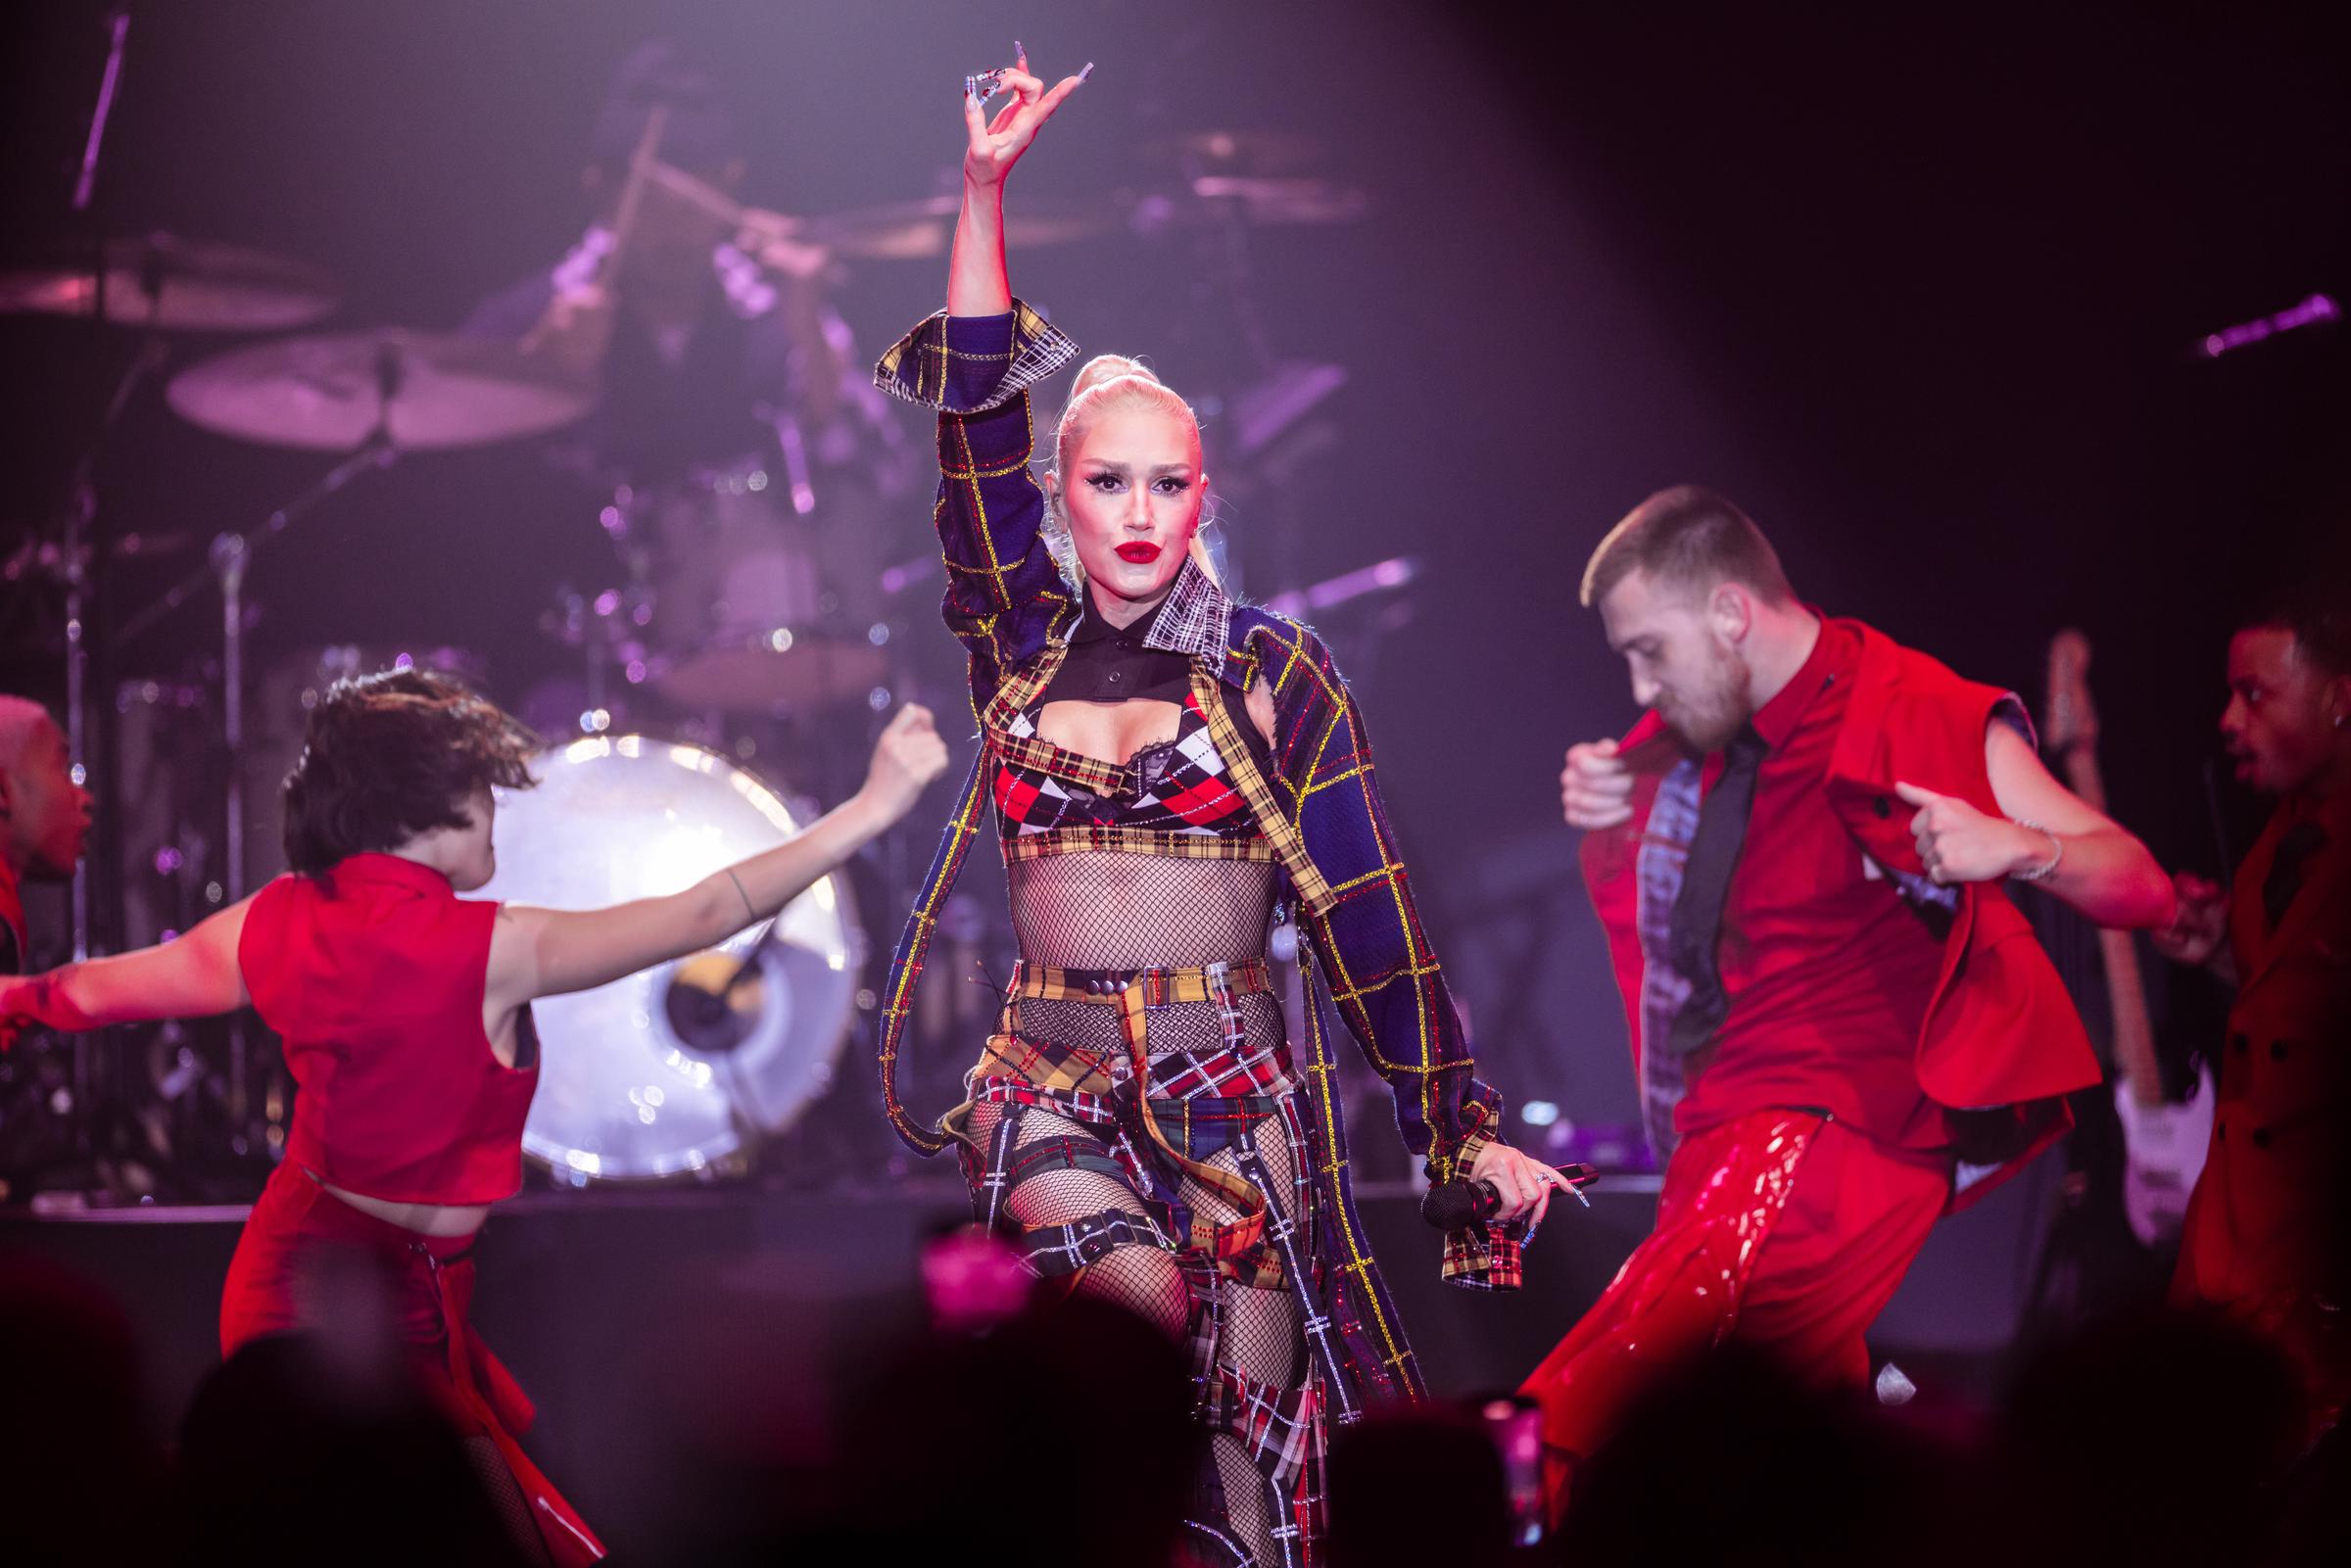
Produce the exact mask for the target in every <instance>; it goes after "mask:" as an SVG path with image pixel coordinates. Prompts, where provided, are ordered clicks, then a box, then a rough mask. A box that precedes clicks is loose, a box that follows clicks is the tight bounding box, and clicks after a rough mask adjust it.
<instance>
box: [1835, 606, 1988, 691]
mask: <svg viewBox="0 0 2351 1568" xmlns="http://www.w3.org/2000/svg"><path fill="white" fill-rule="evenodd" d="M1829 624H1830V625H1831V626H1832V627H1835V628H1841V629H1845V630H1847V631H1849V633H1850V634H1852V635H1854V636H1856V637H1858V638H1859V640H1860V668H1859V672H1858V674H1859V679H1860V680H1861V681H1862V682H1863V683H1864V684H1865V685H1878V686H1881V687H1883V688H1884V689H1886V690H1887V692H1888V694H1889V695H1890V696H1891V697H1892V698H1894V699H1895V700H1903V699H1908V700H1914V701H1915V700H1924V701H1930V702H1932V701H1949V700H1951V699H1954V698H1957V699H1961V700H1964V701H1967V702H1969V703H1971V704H1972V703H1974V702H1976V701H1978V700H1981V699H1982V698H1984V697H1987V696H1990V697H1999V696H2005V695H2006V694H2007V693H2006V692H2005V691H2003V690H2002V689H1999V688H1997V687H1992V686H1987V685H1985V684H1984V683H1983V682H1981V681H1971V680H1969V679H1968V678H1967V677H1966V676H1964V675H1961V674H1960V673H1959V672H1958V671H1956V670H1954V669H1952V668H1951V667H1950V666H1949V665H1947V664H1945V663H1943V660H1941V659H1939V658H1937V657H1936V656H1935V655H1934V654H1932V653H1929V652H1927V651H1925V650H1924V649H1922V648H1916V647H1912V646H1911V645H1910V644H1909V643H1907V642H1897V641H1895V640H1894V639H1893V638H1892V637H1889V636H1888V635H1887V634H1885V633H1884V632H1881V631H1879V630H1878V629H1877V628H1876V627H1874V626H1871V625H1870V624H1869V623H1868V622H1866V621H1857V620H1849V619H1845V620H1833V621H1831V622H1830V623H1829Z"/></svg>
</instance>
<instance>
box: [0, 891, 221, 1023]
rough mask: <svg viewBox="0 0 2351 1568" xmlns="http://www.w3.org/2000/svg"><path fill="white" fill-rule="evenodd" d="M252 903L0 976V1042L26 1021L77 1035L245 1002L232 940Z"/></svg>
mask: <svg viewBox="0 0 2351 1568" xmlns="http://www.w3.org/2000/svg"><path fill="white" fill-rule="evenodd" d="M252 903H253V900H252V899H250V898H246V899H241V900H239V901H238V902H236V903H234V904H231V905H229V906H228V908H226V909H224V910H222V911H220V913H218V914H217V915H213V916H210V917H208V918H207V919H205V920H203V921H200V922H198V923H197V925H196V926H195V927H194V928H192V929H191V930H189V931H188V933H187V934H186V935H184V936H181V937H178V938H176V939H174V940H172V941H168V942H165V943H163V944H162V945H160V946H157V947H142V948H140V949H139V950H138V951H136V952H132V953H120V954H117V955H116V956H114V957H112V958H93V959H89V960H87V961H86V962H83V963H80V964H67V965H64V966H62V967H60V968H58V969H53V970H51V971H49V972H48V973H47V974H27V975H9V976H7V977H6V978H0V1040H5V1039H7V1038H9V1037H11V1036H12V1035H13V1033H14V1030H15V1027H16V1026H17V1025H19V1024H21V1023H23V1022H34V1023H40V1024H45V1025H46V1026H48V1027H49V1028H52V1029H56V1030H57V1031H58V1032H60V1033H62V1034H78V1033H81V1032H82V1031H84V1030H86V1029H95V1028H103V1027H105V1026H106V1025H107V1024H110V1023H133V1022H139V1021H140V1020H143V1019H189V1018H203V1017H205V1016H207V1015H209V1014H214V1013H233V1012H235V1011H236V1010H237V1009H238V1008H241V1007H243V1006H244V1005H245V1004H246V1001H247V1000H248V998H247V997H246V994H245V976H244V975H243V974H240V973H239V972H238V969H237V941H238V938H240V937H241V936H242V935H243V934H244V932H245V911H246V910H247V909H248V908H249V907H250V906H251V905H252Z"/></svg>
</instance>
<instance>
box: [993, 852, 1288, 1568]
mask: <svg viewBox="0 0 2351 1568" xmlns="http://www.w3.org/2000/svg"><path fill="white" fill-rule="evenodd" d="M1223 828H1224V831H1225V832H1229V833H1230V834H1231V835H1232V836H1236V837H1237V836H1241V835H1243V834H1246V835H1248V836H1252V837H1254V836H1255V834H1256V828H1255V824H1254V823H1253V822H1250V821H1247V820H1246V819H1245V818H1244V819H1242V820H1239V821H1235V822H1232V823H1230V824H1229V825H1223ZM1006 874H1007V880H1008V883H1009V887H1010V896H1011V904H1012V915H1013V924H1014V927H1015V929H1016V930H1017V932H1018V934H1019V939H1020V948H1021V958H1022V962H1023V963H1024V965H1028V966H1052V967H1056V968H1065V969H1080V970H1110V971H1129V970H1142V969H1178V968H1180V969H1195V968H1200V967H1203V966H1206V965H1211V964H1217V963H1227V964H1238V963H1240V962H1242V961H1244V960H1248V959H1259V958H1263V956H1264V954H1265V950H1266V933H1267V929H1268V927H1269V925H1270V923H1271V913H1272V904H1273V896H1274V879H1275V875H1276V872H1275V867H1274V866H1273V865H1272V863H1271V861H1270V860H1242V859H1234V860H1223V859H1199V858H1192V857H1190V856H1186V855H1180V854H1159V853H1149V852H1142V851H1136V850H1125V849H1119V850H1110V849H1102V850H1097V849H1083V850H1076V851H1070V852H1063V853H1056V854H1048V855H1042V856H1036V857H1033V858H1028V859H1020V860H1014V861H1012V862H1011V863H1010V864H1009V865H1008V866H1007V868H1006ZM1235 1000H1236V1002H1237V1004H1238V1011H1239V1014H1240V1017H1241V1019H1242V1021H1243V1030H1244V1036H1245V1040H1246V1042H1247V1045H1248V1046H1249V1047H1251V1048H1260V1047H1265V1046H1268V1045H1272V1044H1278V1042H1279V1041H1280V1040H1281V1036H1282V1019H1281V1010H1280V1005H1279V1002H1278V1000H1277V998H1275V997H1274V996H1272V995H1269V994H1264V993H1251V994H1244V995H1241V996H1239V997H1237V998H1236V999H1235ZM1011 1017H1012V1026H1013V1030H1014V1032H1015V1033H1017V1034H1018V1035H1020V1036H1022V1037H1023V1038H1026V1039H1032V1040H1044V1041H1051V1042H1054V1043H1056V1044H1059V1045H1065V1046H1075V1047H1078V1048H1080V1049H1081V1050H1084V1051H1086V1052H1089V1053H1092V1054H1094V1055H1096V1056H1098V1057H1101V1058H1104V1059H1107V1060H1117V1059H1121V1058H1124V1057H1125V1056H1126V1054H1127V1052H1128V1045H1127V1041H1126V1036H1125V1034H1124V1032H1123V1029H1122V1026H1121V1022H1120V1019H1121V1011H1120V1009H1119V1008H1117V1007H1115V1006H1106V1005H1102V1004H1100V1003H1095V1002H1079V1001H1061V1000H1057V999H1048V998H1035V997H1020V998H1017V999H1016V1000H1015V1001H1014V1003H1013V1006H1012V1010H1011ZM1145 1040H1146V1049H1147V1052H1148V1053H1149V1055H1150V1056H1151V1057H1154V1058H1157V1057H1161V1056H1164V1055H1165V1054H1166V1053H1170V1052H1176V1051H1197V1052H1213V1051H1217V1050H1220V1049H1222V1048H1223V1047H1224V1046H1225V1045H1227V1044H1228V1037H1227V1034H1226V1022H1225V1020H1224V1019H1223V1016H1222V1013H1221V1010H1220V1008H1219V1006H1218V1005H1217V1004H1215V1003H1213V1002H1179V1003H1169V1004H1167V1005H1165V1006H1161V1007H1156V1008H1153V1009H1151V1010H1150V1011H1149V1013H1148V1015H1147V1022H1146V1035H1145ZM1153 1077H1154V1078H1155V1079H1156V1078H1157V1077H1158V1074H1157V1073H1156V1072H1155V1073H1153ZM1002 1115H1003V1110H1002V1108H1000V1107H997V1106H992V1105H976V1106H974V1107H973V1110H972V1115H971V1117H970V1120H969V1121H968V1122H967V1124H966V1126H967V1130H968V1132H969V1134H970V1135H971V1137H972V1138H973V1140H974V1142H975V1143H977V1144H978V1145H980V1146H981V1147H983V1148H985V1147H989V1146H990V1145H991V1143H992V1140H993V1138H994V1135H995V1132H996V1129H997V1126H998V1123H999V1122H1000V1120H1001V1117H1002ZM1020 1117H1021V1121H1020V1125H1019V1128H1018V1131H1017V1133H1016V1134H1015V1137H1014V1150H1015V1153H1016V1156H1017V1155H1018V1153H1019V1152H1020V1151H1025V1150H1032V1149H1035V1148H1037V1147H1038V1146H1041V1145H1046V1144H1051V1143H1062V1144H1064V1145H1065V1146H1067V1145H1071V1144H1074V1143H1077V1142H1078V1141H1080V1140H1082V1142H1083V1144H1084V1145H1087V1146H1092V1147H1097V1148H1098V1147H1103V1146H1105V1140H1104V1137H1103V1134H1102V1133H1101V1131H1099V1130H1098V1129H1095V1128H1092V1127H1088V1126H1086V1125H1084V1124H1082V1123H1080V1122H1079V1121H1077V1120H1074V1119H1072V1118H1070V1117H1064V1116H1058V1115H1055V1114H1054V1113H1053V1111H1052V1110H1051V1109H1050V1108H1049V1107H1041V1106H1032V1107H1027V1108H1024V1109H1023V1110H1022V1111H1021V1112H1020ZM1251 1139H1252V1141H1253V1143H1254V1146H1255V1149H1256V1152H1257V1155H1258V1157H1259V1159H1260V1160H1261V1161H1262V1162H1263V1165H1264V1171H1263V1174H1264V1176H1265V1177H1266V1178H1267V1179H1266V1181H1265V1184H1264V1186H1263V1191H1264V1194H1265V1197H1266V1200H1267V1201H1268V1203H1269V1204H1270V1205H1271V1206H1272V1207H1273V1208H1274V1209H1275V1210H1277V1211H1279V1212H1281V1213H1283V1214H1285V1215H1286V1216H1287V1217H1288V1218H1289V1219H1291V1220H1292V1221H1299V1220H1302V1219H1303V1217H1304V1216H1302V1215H1299V1214H1297V1213H1294V1212H1291V1211H1292V1210H1294V1209H1295V1207H1296V1186H1295V1177H1296V1174H1297V1165H1296V1162H1297V1160H1298V1159H1299V1158H1300V1157H1299V1155H1298V1154H1297V1152H1296V1151H1294V1150H1293V1149H1292V1148H1291V1145H1290V1139H1289V1136H1288V1133H1287V1132H1286V1130H1285V1127H1284V1124H1283V1122H1282V1119H1281V1118H1280V1117H1276V1116H1268V1117H1260V1118H1258V1119H1257V1122H1256V1124H1255V1125H1254V1126H1253V1127H1252V1129H1251ZM1202 1163H1203V1164H1208V1165H1211V1166H1214V1167H1216V1168H1218V1169H1221V1170H1225V1171H1230V1172H1233V1173H1235V1174H1239V1173H1241V1165H1240V1160H1239V1156H1238V1154H1237V1152H1236V1151H1235V1150H1233V1149H1229V1148H1227V1149H1223V1150H1220V1151H1218V1152H1217V1153H1215V1154H1213V1155H1210V1156H1208V1157H1207V1158H1206V1159H1205V1160H1204V1161H1203V1162H1202ZM1176 1195H1177V1197H1178V1199H1179V1200H1180V1202H1182V1203H1183V1204H1185V1205H1187V1206H1189V1207H1190V1208H1191V1209H1192V1210H1193V1211H1194V1212H1195V1213H1196V1214H1197V1215H1198V1216H1200V1217H1202V1218H1205V1219H1208V1220H1211V1221H1214V1222H1220V1223H1226V1222H1232V1221H1235V1220H1238V1219H1240V1218H1241V1217H1242V1215H1241V1214H1240V1212H1239V1211H1238V1210H1237V1209H1236V1208H1235V1207H1234V1206H1233V1205H1232V1204H1231V1203H1230V1202H1229V1201H1228V1200H1227V1199H1226V1198H1225V1197H1224V1195H1223V1194H1221V1193H1219V1192H1217V1191H1215V1190H1214V1189H1211V1188H1209V1187H1207V1186H1206V1185H1204V1184H1203V1183H1201V1182H1199V1181H1198V1180H1197V1179H1195V1178H1192V1177H1190V1176H1188V1175H1187V1176H1183V1177H1182V1178H1181V1179H1179V1180H1178V1181H1177V1182H1176ZM1005 1209H1006V1210H1007V1212H1009V1214H1010V1216H1011V1218H1012V1221H1013V1223H1014V1225H1015V1226H1016V1227H1018V1228H1019V1229H1020V1230H1023V1231H1032V1230H1037V1229H1041V1228H1047V1227H1052V1226H1057V1225H1062V1224H1066V1223H1069V1222H1071V1221H1074V1220H1079V1219H1082V1218H1084V1217H1086V1216H1089V1215H1099V1214H1103V1213H1105V1212H1119V1213H1124V1214H1127V1215H1129V1216H1132V1217H1133V1218H1134V1219H1135V1220H1136V1221H1138V1223H1139V1224H1141V1225H1144V1226H1146V1227H1147V1226H1148V1223H1149V1221H1148V1217H1147V1215H1148V1211H1147V1209H1146V1206H1145V1204H1144V1202H1143V1195H1142V1194H1140V1193H1138V1192H1137V1191H1136V1190H1135V1189H1134V1188H1133V1187H1132V1186H1131V1185H1130V1184H1129V1183H1128V1182H1127V1181H1125V1180H1122V1179H1120V1178H1119V1177H1117V1176H1114V1175H1111V1174H1109V1173H1107V1172H1105V1171H1100V1170H1090V1169H1065V1168H1058V1167H1053V1168H1045V1169H1039V1170H1036V1171H1034V1172H1033V1173H1032V1174H1029V1175H1027V1176H1026V1177H1025V1178H1023V1179H1020V1180H1018V1181H1017V1183H1016V1184H1015V1185H1014V1186H1013V1187H1012V1189H1011V1191H1010V1193H1009V1195H1008V1196H1007V1198H1006V1200H1005ZM1145 1233H1146V1234H1147V1230H1146V1232H1145ZM1073 1289H1074V1290H1076V1291H1078V1292H1081V1293H1083V1294H1086V1295H1091V1296H1096V1297H1099V1298H1101V1299H1104V1300H1108V1301H1113V1302H1116V1303H1118V1304H1119V1305H1121V1306H1123V1307H1127V1308H1128V1309H1129V1310H1132V1311H1134V1312H1136V1313H1139V1314H1140V1315H1141V1316H1142V1317H1144V1318H1145V1319H1146V1320H1148V1321H1150V1322H1152V1323H1154V1324H1155V1325H1157V1326H1158V1327H1159V1328H1160V1330H1161V1331H1162V1332H1163V1333H1165V1334H1167V1335H1168V1337H1169V1338H1170V1339H1172V1340H1176V1341H1177V1342H1178V1343H1182V1342H1184V1341H1185V1340H1186V1338H1187V1336H1189V1335H1191V1334H1194V1333H1196V1332H1197V1318H1196V1314H1197V1313H1198V1312H1200V1311H1201V1310H1203V1309H1204V1308H1205V1307H1207V1305H1208V1304H1201V1303H1196V1302H1195V1300H1194V1298H1193V1294H1192V1289H1191V1287H1190V1286H1189V1285H1187V1282H1186V1279H1185V1276H1184V1271H1183V1269H1182V1268H1181V1267H1179V1266H1178V1262H1177V1259H1176V1255H1175V1254H1174V1253H1173V1252H1171V1251H1170V1250H1168V1249H1166V1248H1163V1247H1159V1246H1154V1245H1149V1244H1142V1243H1138V1244H1132V1245H1122V1246H1117V1247H1114V1248H1113V1249H1112V1250H1111V1251H1110V1252H1109V1253H1107V1254H1106V1255H1105V1256H1103V1257H1102V1258H1101V1259H1099V1260H1098V1261H1095V1262H1093V1263H1091V1264H1089V1265H1087V1266H1086V1267H1084V1268H1082V1269H1081V1270H1080V1271H1079V1273H1078V1274H1077V1276H1076V1280H1075V1283H1074V1285H1073ZM1213 1289H1214V1291H1215V1292H1216V1296H1217V1300H1216V1301H1215V1303H1214V1304H1213V1309H1214V1311H1215V1313H1216V1317H1217V1320H1218V1335H1219V1343H1218V1348H1217V1353H1216V1359H1217V1360H1218V1361H1219V1362H1220V1363H1222V1364H1223V1365H1226V1366H1229V1367H1230V1368H1232V1369H1233V1370H1234V1371H1236V1372H1238V1373H1239V1374H1240V1375H1241V1376H1242V1377H1244V1378H1246V1379H1248V1380H1249V1381H1250V1382H1253V1383H1257V1384H1262V1385H1269V1386H1271V1387H1272V1388H1275V1389H1295V1388H1297V1387H1299V1386H1300V1385H1301V1384H1302V1383H1303V1382H1304V1381H1305V1379H1306V1376H1307V1371H1308V1367H1307V1355H1306V1351H1305V1345H1304V1341H1303V1337H1302V1332H1301V1324H1300V1320H1299V1312H1298V1308H1297V1306H1296V1303H1295V1298H1294V1296H1293V1295H1292V1291H1291V1287H1290V1286H1289V1285H1288V1284H1277V1285H1275V1286H1273V1287H1271V1288H1260V1287H1257V1286H1254V1285H1247V1284H1243V1283H1241V1282H1240V1281H1238V1280H1235V1279H1233V1278H1230V1277H1226V1276H1220V1277H1218V1278H1216V1280H1215V1282H1214V1285H1213ZM1209 1441H1210V1449H1211V1452H1212V1455H1213V1457H1214V1460H1215V1465H1214V1469H1215V1474H1214V1476H1213V1477H1212V1478H1205V1479H1206V1480H1207V1481H1208V1482H1210V1483H1212V1484H1207V1485H1204V1486H1203V1489H1202V1490H1203V1493H1204V1494H1205V1505H1204V1506H1203V1507H1202V1508H1200V1509H1199V1510H1197V1511H1196V1515H1195V1516H1196V1517H1199V1518H1202V1519H1204V1520H1206V1521H1207V1522H1209V1523H1211V1524H1214V1525H1217V1526H1218V1527H1219V1528H1221V1529H1223V1530H1225V1531H1227V1532H1228V1533H1229V1534H1230V1535H1231V1536H1232V1537H1233V1538H1234V1539H1235V1540H1236V1541H1237V1542H1238V1543H1239V1544H1241V1546H1242V1547H1243V1548H1245V1549H1246V1550H1247V1551H1248V1552H1249V1554H1250V1556H1251V1557H1252V1558H1253V1559H1254V1560H1255V1561H1257V1562H1260V1563H1277V1562H1280V1561H1282V1560H1283V1558H1284V1553H1283V1552H1282V1551H1281V1550H1280V1549H1278V1548H1277V1546H1276V1544H1275V1542H1274V1540H1273V1537H1272V1530H1273V1527H1274V1525H1275V1523H1276V1514H1277V1513H1280V1514H1282V1515H1285V1516H1286V1513H1287V1504H1286V1500H1285V1499H1280V1498H1277V1497H1275V1496H1274V1495H1273V1492H1272V1489H1271V1488H1270V1487H1269V1485H1268V1484H1267V1482H1266V1480H1265V1478H1264V1476H1263V1475H1262V1474H1261V1473H1260V1472H1259V1470H1258V1469H1257V1467H1256V1465H1255V1463H1254V1462H1253V1461H1252V1459H1251V1457H1250V1455H1249V1451H1248V1449H1247V1448H1246V1447H1245V1446H1244V1445H1243V1443H1242V1442H1241V1441H1240V1440H1239V1439H1237V1438H1235V1437H1234V1436H1232V1435H1231V1434H1229V1433H1227V1432H1223V1431H1212V1433H1211V1435H1210V1440H1209Z"/></svg>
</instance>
